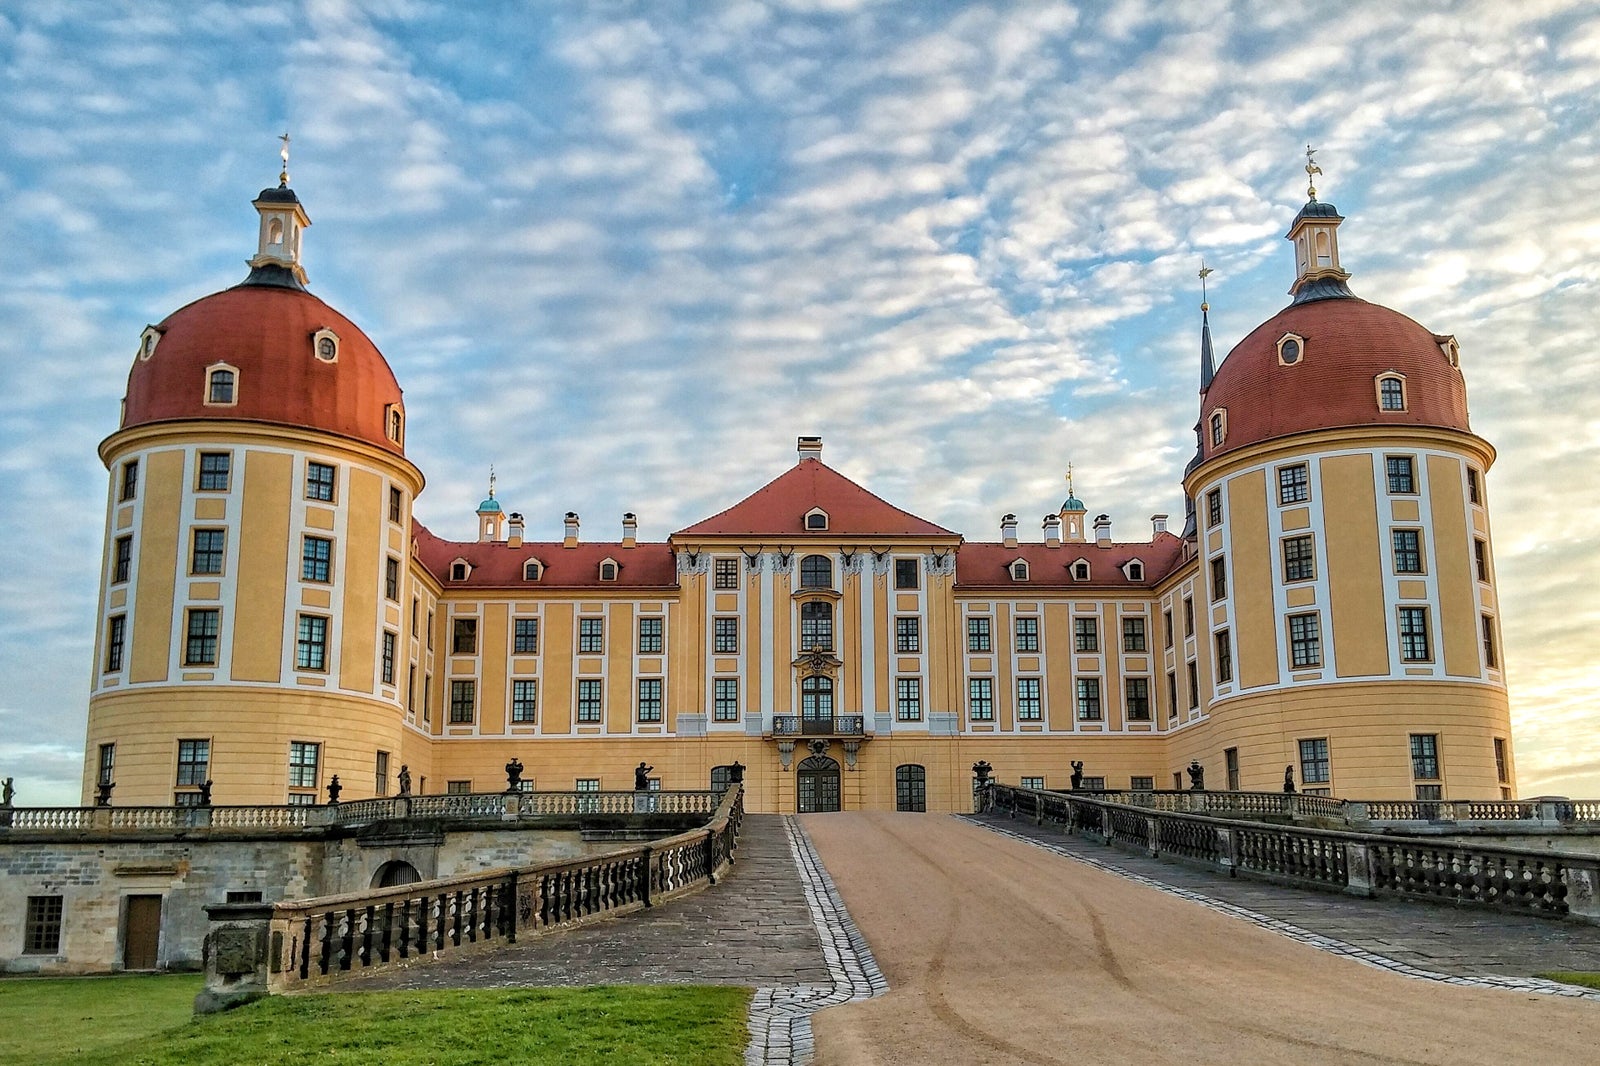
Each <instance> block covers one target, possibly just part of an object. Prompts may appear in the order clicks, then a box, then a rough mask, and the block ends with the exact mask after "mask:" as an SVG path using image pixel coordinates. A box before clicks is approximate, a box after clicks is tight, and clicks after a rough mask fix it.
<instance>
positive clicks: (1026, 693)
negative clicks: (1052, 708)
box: [1017, 677, 1044, 722]
mask: <svg viewBox="0 0 1600 1066" xmlns="http://www.w3.org/2000/svg"><path fill="white" fill-rule="evenodd" d="M1043 717H1044V704H1043V702H1042V701H1041V699H1040V696H1039V679H1038V678H1037V677H1019V678H1017V720H1018V721H1021V722H1037V721H1039V720H1040V719H1041V718H1043Z"/></svg>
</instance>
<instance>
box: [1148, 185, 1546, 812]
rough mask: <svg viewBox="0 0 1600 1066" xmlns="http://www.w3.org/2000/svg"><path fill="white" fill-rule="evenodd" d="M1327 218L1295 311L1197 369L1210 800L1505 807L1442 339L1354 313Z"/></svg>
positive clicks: (1479, 503) (1464, 442)
mask: <svg viewBox="0 0 1600 1066" xmlns="http://www.w3.org/2000/svg"><path fill="white" fill-rule="evenodd" d="M1341 221H1342V219H1341V218H1340V216H1339V214H1338V212H1337V211H1336V210H1335V209H1334V207H1333V206H1332V205H1331V204H1326V203H1321V202H1318V201H1317V200H1316V199H1315V198H1314V193H1313V198H1312V199H1311V200H1310V202H1308V203H1307V204H1306V205H1305V207H1304V208H1303V209H1302V210H1301V211H1300V214H1299V215H1298V216H1297V217H1296V218H1295V221H1294V224H1293V225H1292V226H1291V228H1290V230H1289V233H1288V234H1287V237H1288V239H1289V240H1290V241H1292V242H1293V243H1294V246H1295V249H1296V279H1295V284H1294V286H1293V287H1292V288H1291V290H1290V291H1291V293H1292V294H1293V297H1294V298H1293V301H1292V302H1291V303H1290V305H1289V306H1288V307H1287V308H1285V309H1284V310H1283V311H1281V312H1279V313H1278V314H1277V315H1274V316H1273V317H1272V318H1270V319H1268V320H1267V321H1266V322H1264V323H1262V324H1261V325H1260V326H1258V327H1256V329H1255V330H1253V331H1252V332H1251V333H1250V334H1249V335H1248V336H1246V337H1245V338H1244V340H1242V341H1240V342H1239V344H1238V346H1237V347H1235V348H1234V349H1233V351H1232V352H1231V353H1230V354H1229V355H1228V358H1227V359H1226V360H1225V361H1224V362H1223V363H1222V364H1221V366H1220V367H1218V368H1217V369H1216V373H1215V375H1214V377H1213V376H1212V375H1211V374H1210V368H1209V365H1207V366H1206V367H1204V368H1203V369H1202V374H1201V384H1202V391H1201V397H1202V398H1201V421H1200V425H1199V431H1200V438H1201V439H1200V453H1199V455H1198V456H1197V458H1196V462H1195V463H1193V464H1192V465H1191V467H1190V469H1189V471H1188V473H1187V476H1186V477H1185V481H1184V487H1185V490H1186V491H1187V493H1188V494H1189V498H1190V499H1191V500H1192V501H1193V503H1194V511H1195V514H1194V523H1195V531H1194V532H1195V547H1196V552H1197V556H1198V558H1197V563H1198V567H1199V572H1198V576H1197V581H1196V586H1197V599H1201V601H1202V602H1201V603H1197V604H1196V606H1197V607H1199V608H1200V611H1199V612H1197V613H1199V614H1200V615H1201V618H1200V621H1201V622H1202V624H1201V625H1200V626H1199V627H1198V628H1199V634H1198V636H1199V645H1200V646H1199V647H1198V648H1196V649H1194V651H1193V654H1194V656H1195V657H1196V658H1197V659H1198V661H1199V667H1200V675H1201V677H1202V678H1203V681H1202V691H1203V692H1204V693H1206V694H1207V697H1208V698H1207V701H1206V708H1207V713H1208V718H1209V721H1208V722H1207V724H1206V726H1205V727H1204V728H1202V729H1199V730H1195V731H1193V734H1192V736H1190V737H1189V738H1187V739H1185V738H1184V737H1182V736H1181V735H1180V736H1179V737H1175V738H1174V743H1175V745H1176V749H1177V752H1178V754H1179V755H1180V756H1181V757H1182V758H1190V757H1195V758H1200V759H1201V760H1202V762H1204V763H1207V764H1210V765H1212V766H1216V767H1218V768H1222V769H1225V772H1226V776H1227V777H1228V778H1229V780H1228V781H1216V782H1214V783H1212V787H1234V788H1245V789H1276V788H1278V787H1281V785H1282V783H1283V781H1284V776H1285V773H1286V771H1287V772H1288V773H1289V774H1290V777H1291V783H1293V784H1295V785H1297V787H1299V788H1302V789H1304V790H1306V791H1310V792H1334V793H1338V794H1341V795H1347V796H1381V797H1395V798H1417V799H1424V800H1427V799H1440V798H1444V799H1479V798H1499V797H1501V796H1510V795H1513V794H1514V788H1515V777H1514V771H1513V766H1512V761H1511V730H1510V712H1509V705H1508V701H1507V695H1506V686H1505V675H1504V673H1503V668H1504V665H1503V657H1502V653H1501V649H1500V635H1499V604H1498V600H1497V596H1496V588H1495V582H1494V569H1493V551H1492V549H1491V546H1490V535H1489V513H1488V509H1487V506H1486V495H1485V492H1486V488H1485V480H1484V479H1485V475H1486V474H1487V472H1488V470H1489V467H1490V465H1491V464H1492V463H1493V461H1494V449H1493V448H1492V447H1491V446H1490V445H1489V444H1488V442H1486V441H1484V440H1483V439H1482V438H1481V437H1478V436H1476V435H1475V434H1474V433H1473V432H1472V430H1471V428H1470V427H1469V425H1468V421H1467V396H1466V386H1465V383H1464V381H1463V379H1462V375H1461V370H1460V368H1459V365H1458V352H1457V347H1456V342H1455V339H1454V338H1453V337H1450V336H1444V335H1439V334H1435V333H1433V332H1431V331H1430V330H1428V329H1425V328H1424V327H1422V326H1420V325H1418V324H1417V323H1416V322H1414V321H1412V320H1411V319H1409V318H1407V317H1406V316H1405V315H1402V314H1400V313H1398V312H1396V311H1392V310H1390V309H1388V308H1386V307H1381V306H1379V305H1377V304H1373V303H1368V302H1367V301H1365V300H1361V299H1358V298H1357V297H1355V296H1354V295H1353V294H1352V293H1351V291H1350V289H1349V288H1348V286H1347V285H1346V284H1345V281H1346V279H1347V278H1348V276H1349V275H1348V274H1346V273H1345V272H1344V271H1343V270H1342V269H1341V267H1340V264H1339V246H1338V235H1337V231H1338V227H1339V223H1340V222H1341Z"/></svg>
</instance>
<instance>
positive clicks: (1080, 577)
mask: <svg viewBox="0 0 1600 1066" xmlns="http://www.w3.org/2000/svg"><path fill="white" fill-rule="evenodd" d="M1072 577H1073V580H1075V581H1088V580H1089V564H1088V563H1085V562H1076V563H1073V564H1072Z"/></svg>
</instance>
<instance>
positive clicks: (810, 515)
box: [806, 507, 828, 531]
mask: <svg viewBox="0 0 1600 1066" xmlns="http://www.w3.org/2000/svg"><path fill="white" fill-rule="evenodd" d="M827 528H828V512H827V511H824V510H823V509H822V508H820V507H813V508H812V509H811V510H809V511H807V512H806V529H807V530H810V531H823V530H826V529H827Z"/></svg>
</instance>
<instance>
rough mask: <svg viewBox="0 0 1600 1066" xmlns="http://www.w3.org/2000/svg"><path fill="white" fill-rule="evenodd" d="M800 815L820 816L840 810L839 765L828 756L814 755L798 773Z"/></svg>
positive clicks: (803, 763)
mask: <svg viewBox="0 0 1600 1066" xmlns="http://www.w3.org/2000/svg"><path fill="white" fill-rule="evenodd" d="M796 784H797V785H798V787H799V798H800V804H799V806H800V813H801V814H820V813H824V812H827V811H836V810H838V809H839V764H838V763H837V762H835V761H834V760H832V759H830V758H828V757H827V756H826V755H813V756H811V757H810V758H809V759H803V760H801V762H800V766H799V769H798V770H797V771H796Z"/></svg>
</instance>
